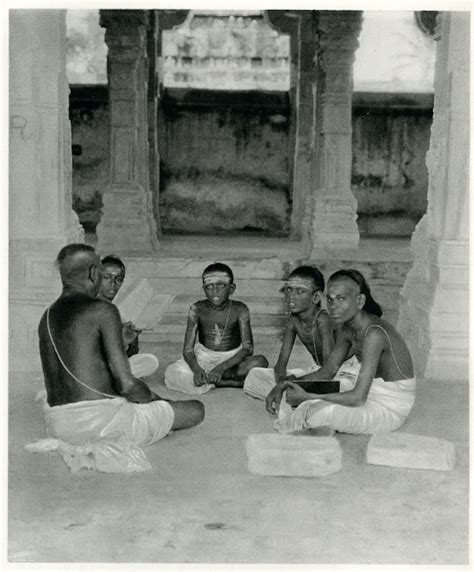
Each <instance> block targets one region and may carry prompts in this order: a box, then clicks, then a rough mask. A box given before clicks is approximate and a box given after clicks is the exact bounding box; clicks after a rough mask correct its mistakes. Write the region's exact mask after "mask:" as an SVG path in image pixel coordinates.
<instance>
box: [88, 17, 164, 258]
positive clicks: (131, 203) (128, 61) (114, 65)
mask: <svg viewBox="0 0 474 572" xmlns="http://www.w3.org/2000/svg"><path fill="white" fill-rule="evenodd" d="M100 16H101V18H100V23H101V26H103V27H105V28H106V29H107V31H106V34H105V41H106V43H107V46H108V49H109V52H108V76H109V106H110V118H111V119H110V121H111V125H110V127H111V130H110V131H111V139H110V182H109V186H108V188H107V190H106V192H105V193H104V195H103V198H102V200H103V212H102V219H101V221H100V223H99V224H98V226H97V238H98V249H99V251H100V252H101V254H106V253H108V252H115V253H117V254H120V255H123V256H127V255H128V256H131V255H142V256H143V255H146V254H153V253H154V252H156V251H157V250H158V239H157V231H156V222H155V218H154V216H153V207H152V197H151V193H150V184H149V146H148V137H149V133H148V106H147V83H148V61H147V57H146V48H147V25H148V20H149V15H148V11H146V10H102V11H101V13H100Z"/></svg>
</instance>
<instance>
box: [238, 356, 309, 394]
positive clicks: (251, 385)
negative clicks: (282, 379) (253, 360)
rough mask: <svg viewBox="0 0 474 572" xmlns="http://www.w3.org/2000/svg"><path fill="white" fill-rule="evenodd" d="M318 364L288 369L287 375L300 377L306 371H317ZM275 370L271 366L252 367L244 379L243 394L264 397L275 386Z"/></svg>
mask: <svg viewBox="0 0 474 572" xmlns="http://www.w3.org/2000/svg"><path fill="white" fill-rule="evenodd" d="M319 368H320V366H319V365H316V364H314V366H313V367H311V368H310V369H301V368H296V369H290V370H288V372H287V373H288V375H294V376H295V377H301V376H302V375H306V374H307V373H311V372H313V371H317V370H318V369H319ZM275 384H276V382H275V370H274V369H273V368H271V367H254V368H252V369H251V370H250V371H249V372H248V374H247V377H246V378H245V381H244V388H243V390H244V394H245V395H246V396H247V397H252V398H253V399H265V398H266V397H267V395H268V394H269V393H270V391H271V390H272V389H273V388H274V387H275Z"/></svg>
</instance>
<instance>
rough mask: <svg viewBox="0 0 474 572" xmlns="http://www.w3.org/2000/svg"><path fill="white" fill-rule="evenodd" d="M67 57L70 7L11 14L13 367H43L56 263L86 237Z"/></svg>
mask: <svg viewBox="0 0 474 572" xmlns="http://www.w3.org/2000/svg"><path fill="white" fill-rule="evenodd" d="M65 57H66V11H65V10H11V11H10V105H9V116H10V159H9V161H10V172H9V187H10V206H9V213H10V220H9V226H10V228H9V231H10V268H9V270H10V274H9V289H10V358H11V362H10V364H11V369H35V368H37V367H39V360H38V340H37V335H36V331H37V327H38V322H39V319H40V316H41V314H42V312H43V310H44V308H45V306H46V305H47V304H48V303H50V302H51V301H52V300H53V299H54V298H55V297H56V296H57V295H58V294H59V292H60V282H59V278H58V274H57V271H56V269H55V268H54V264H53V262H54V259H55V257H56V255H57V253H58V251H59V250H60V248H62V247H63V246H64V245H65V244H67V243H69V242H83V240H84V230H83V228H82V227H81V225H80V224H79V220H78V218H77V215H76V214H75V213H74V211H73V210H72V174H71V173H72V158H71V126H70V123H69V119H68V116H69V114H68V105H69V101H68V95H69V87H68V83H67V79H66V63H65ZM17 358H18V359H17Z"/></svg>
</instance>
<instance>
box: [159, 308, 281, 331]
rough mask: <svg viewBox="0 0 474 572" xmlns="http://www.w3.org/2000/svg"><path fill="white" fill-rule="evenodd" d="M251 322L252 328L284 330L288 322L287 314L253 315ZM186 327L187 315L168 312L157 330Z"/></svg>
mask: <svg viewBox="0 0 474 572" xmlns="http://www.w3.org/2000/svg"><path fill="white" fill-rule="evenodd" d="M250 320H251V324H252V328H254V327H255V326H272V327H277V328H283V327H284V325H285V322H286V315H285V314H251V315H250ZM183 324H184V325H186V315H185V314H183V313H180V312H177V313H175V312H172V311H169V312H166V314H165V315H164V316H163V318H162V319H161V320H160V322H159V326H157V327H156V329H161V328H165V327H166V326H179V325H183Z"/></svg>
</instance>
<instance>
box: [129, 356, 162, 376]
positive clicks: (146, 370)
mask: <svg viewBox="0 0 474 572" xmlns="http://www.w3.org/2000/svg"><path fill="white" fill-rule="evenodd" d="M128 362H129V364H130V369H131V370H132V375H133V376H134V377H148V376H149V375H152V374H154V373H155V371H156V370H157V369H158V366H159V365H160V362H159V361H158V358H157V357H156V356H155V355H153V354H135V355H133V356H131V357H129V358H128Z"/></svg>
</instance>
